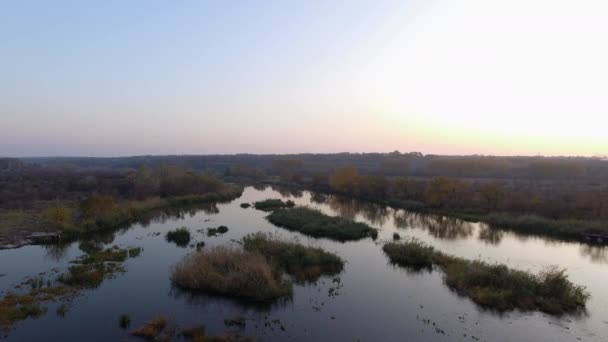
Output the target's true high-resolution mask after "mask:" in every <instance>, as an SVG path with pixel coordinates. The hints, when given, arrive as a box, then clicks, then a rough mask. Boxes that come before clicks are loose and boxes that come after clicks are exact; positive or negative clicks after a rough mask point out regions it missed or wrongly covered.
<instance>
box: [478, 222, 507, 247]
mask: <svg viewBox="0 0 608 342" xmlns="http://www.w3.org/2000/svg"><path fill="white" fill-rule="evenodd" d="M504 236H505V232H504V231H503V230H500V229H493V228H492V227H490V226H489V225H487V224H485V223H479V235H478V238H479V240H480V241H483V242H485V243H487V244H489V245H498V244H499V243H500V242H501V241H502V238H503V237H504Z"/></svg>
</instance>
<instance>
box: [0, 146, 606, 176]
mask: <svg viewBox="0 0 608 342" xmlns="http://www.w3.org/2000/svg"><path fill="white" fill-rule="evenodd" d="M22 160H24V161H27V162H30V163H36V164H41V165H52V166H64V165H72V166H79V167H87V168H90V167H97V168H130V169H137V168H139V167H140V166H142V165H148V166H151V167H158V166H162V165H175V166H181V167H184V168H192V169H197V170H210V171H213V172H216V173H221V174H227V175H239V176H240V175H246V176H254V175H256V174H257V175H258V176H261V175H277V174H279V173H281V172H285V171H284V170H285V169H286V168H288V169H294V168H295V169H297V170H298V172H297V174H298V175H299V176H301V177H313V176H314V175H316V174H328V173H329V172H331V171H332V170H334V169H335V168H336V167H340V166H353V167H356V168H357V169H358V170H359V172H360V173H362V174H370V175H384V176H409V177H434V176H445V177H457V178H501V179H528V180H583V181H608V161H607V160H603V159H600V158H584V157H520V156H515V157H494V156H440V155H423V154H422V153H419V152H410V153H400V152H398V151H395V152H391V153H333V154H291V155H254V154H236V155H204V156H197V155H183V156H177V155H176V156H136V157H119V158H80V157H70V158H51V157H49V158H24V159H22ZM1 168H2V166H1V165H0V169H1Z"/></svg>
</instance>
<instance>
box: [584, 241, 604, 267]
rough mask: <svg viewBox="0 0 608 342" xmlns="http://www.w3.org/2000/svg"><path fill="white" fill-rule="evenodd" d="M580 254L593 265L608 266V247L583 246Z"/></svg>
mask: <svg viewBox="0 0 608 342" xmlns="http://www.w3.org/2000/svg"><path fill="white" fill-rule="evenodd" d="M580 253H581V255H582V256H584V257H588V258H589V259H590V260H591V261H592V262H593V263H596V264H608V246H595V245H587V244H581V246H580Z"/></svg>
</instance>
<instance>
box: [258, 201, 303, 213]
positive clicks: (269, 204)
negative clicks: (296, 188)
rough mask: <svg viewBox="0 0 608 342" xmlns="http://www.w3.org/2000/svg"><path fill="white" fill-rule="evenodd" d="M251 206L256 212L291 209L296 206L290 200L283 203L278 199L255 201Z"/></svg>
mask: <svg viewBox="0 0 608 342" xmlns="http://www.w3.org/2000/svg"><path fill="white" fill-rule="evenodd" d="M253 205H254V207H255V208H256V209H257V210H263V211H274V210H277V209H283V208H293V207H295V206H296V203H295V202H294V201H292V200H287V201H286V202H283V201H282V200H280V199H266V200H263V201H257V202H255V203H254V204H253Z"/></svg>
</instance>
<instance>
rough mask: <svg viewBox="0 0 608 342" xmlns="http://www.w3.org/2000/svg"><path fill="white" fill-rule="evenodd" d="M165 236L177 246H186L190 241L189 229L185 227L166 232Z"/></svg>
mask: <svg viewBox="0 0 608 342" xmlns="http://www.w3.org/2000/svg"><path fill="white" fill-rule="evenodd" d="M165 238H166V239H167V241H168V242H173V243H175V244H176V245H178V246H179V247H186V246H188V244H189V243H190V231H189V230H188V228H186V227H181V228H177V229H176V230H172V231H169V232H167V235H165Z"/></svg>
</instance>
